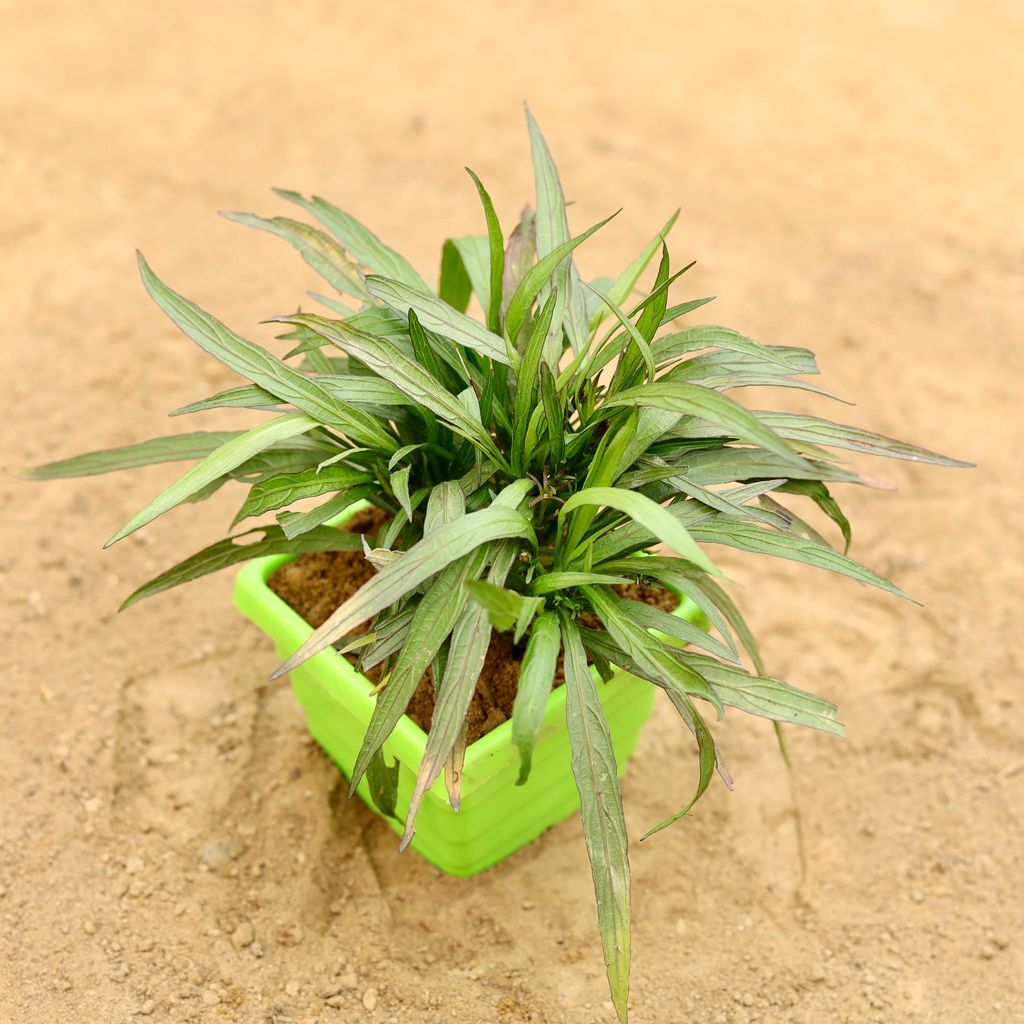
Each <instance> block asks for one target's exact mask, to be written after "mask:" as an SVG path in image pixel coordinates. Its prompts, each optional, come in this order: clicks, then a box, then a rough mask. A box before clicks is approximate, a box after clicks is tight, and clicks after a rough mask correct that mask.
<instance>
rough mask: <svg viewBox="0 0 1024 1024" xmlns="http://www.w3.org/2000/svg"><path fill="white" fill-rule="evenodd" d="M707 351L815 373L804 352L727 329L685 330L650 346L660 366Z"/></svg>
mask: <svg viewBox="0 0 1024 1024" xmlns="http://www.w3.org/2000/svg"><path fill="white" fill-rule="evenodd" d="M700 301H703V300H700ZM708 348H720V349H726V350H728V351H730V352H739V353H742V354H744V355H747V356H753V357H755V358H757V359H761V360H764V361H766V362H771V363H776V364H777V365H778V366H779V367H781V368H782V369H784V370H785V371H786V372H787V373H817V372H818V368H817V366H816V365H814V357H813V356H811V361H810V365H808V363H807V359H806V357H807V356H809V355H811V354H810V353H809V352H808V351H807V350H806V349H790V348H785V347H779V346H771V345H762V344H760V343H759V342H756V341H754V340H753V339H751V338H747V337H745V336H744V335H742V334H740V333H739V332H738V331H734V330H732V329H731V328H729V327H717V326H713V325H701V326H699V327H688V328H686V329H685V330H682V331H677V332H676V333H675V334H666V335H665V336H664V337H662V338H658V340H657V341H655V342H654V345H653V351H654V358H655V359H656V360H657V361H658V365H659V366H661V365H662V364H664V363H670V362H672V361H674V360H676V359H681V358H682V357H683V356H685V355H689V354H690V353H691V352H699V351H701V350H702V349H708Z"/></svg>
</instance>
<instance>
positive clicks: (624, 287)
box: [590, 210, 679, 331]
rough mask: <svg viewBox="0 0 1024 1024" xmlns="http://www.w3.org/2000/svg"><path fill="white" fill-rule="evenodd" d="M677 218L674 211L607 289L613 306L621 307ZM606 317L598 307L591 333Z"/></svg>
mask: <svg viewBox="0 0 1024 1024" xmlns="http://www.w3.org/2000/svg"><path fill="white" fill-rule="evenodd" d="M678 217H679V211H678V210H676V211H675V213H673V214H672V216H671V217H669V219H668V220H667V221H666V222H665V226H664V227H663V228H662V229H661V230H660V231H659V232H658V233H657V234H656V235H655V236H654V237H653V238H652V239H651V240H650V241H649V242H648V243H647V246H646V248H645V249H644V251H643V252H642V253H640V255H639V256H637V258H636V259H635V260H633V262H632V263H630V265H629V266H628V267H626V269H625V270H624V271H623V272H622V273H621V274H620V275H619V276H618V278H617V279H616V280H615V283H614V284H613V285H612V286H611V287H610V288H609V289H608V291H607V293H606V297H607V299H608V301H609V302H610V303H611V304H612V305H613V306H621V305H622V304H623V303H624V302H625V301H626V299H628V298H629V296H630V295H631V294H632V293H633V289H634V288H635V287H636V283H637V281H638V280H639V279H640V275H641V274H642V273H643V272H644V271H645V270H646V269H647V265H648V264H649V263H650V262H651V260H652V259H653V258H654V254H655V253H656V252H657V251H658V249H659V247H660V246H661V245H662V244H663V243H664V241H665V239H666V238H667V237H668V233H669V232H670V231H671V230H672V227H673V225H674V224H675V222H676V220H677V219H678ZM607 315H608V310H607V308H606V307H598V309H597V310H596V311H595V312H594V313H593V314H592V315H591V317H590V329H591V331H595V330H597V328H598V327H599V326H600V325H601V321H602V320H604V318H605V317H606V316H607Z"/></svg>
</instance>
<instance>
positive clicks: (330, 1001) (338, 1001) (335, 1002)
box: [324, 996, 345, 1009]
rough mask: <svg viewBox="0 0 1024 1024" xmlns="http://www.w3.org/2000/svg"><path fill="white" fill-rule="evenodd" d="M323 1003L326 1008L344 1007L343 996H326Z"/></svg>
mask: <svg viewBox="0 0 1024 1024" xmlns="http://www.w3.org/2000/svg"><path fill="white" fill-rule="evenodd" d="M324 1002H325V1003H326V1004H327V1005H328V1006H333V1007H334V1008H335V1009H337V1008H338V1007H339V1006H344V1005H345V997H344V996H328V997H327V998H326V999H325V1000H324Z"/></svg>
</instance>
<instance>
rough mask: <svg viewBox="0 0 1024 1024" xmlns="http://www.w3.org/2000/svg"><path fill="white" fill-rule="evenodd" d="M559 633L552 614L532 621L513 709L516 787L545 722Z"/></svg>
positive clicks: (524, 774)
mask: <svg viewBox="0 0 1024 1024" xmlns="http://www.w3.org/2000/svg"><path fill="white" fill-rule="evenodd" d="M560 649H561V633H560V631H559V626H558V616H557V614H556V613H555V612H544V613H543V614H541V615H538V616H537V618H536V619H535V620H534V623H533V627H532V628H531V630H530V638H529V640H528V641H527V644H526V651H525V653H524V654H523V661H522V665H521V666H520V669H519V683H518V685H517V688H516V699H515V704H514V705H513V708H512V742H513V743H514V744H515V745H516V747H518V748H519V758H520V768H519V778H518V779H517V780H516V785H517V786H521V785H523V783H524V782H526V780H527V779H528V778H529V775H530V766H531V764H532V762H533V748H534V746H535V745H536V743H537V737H538V736H539V735H540V728H541V725H542V724H543V722H544V710H545V708H546V707H547V702H548V695H549V694H550V693H551V685H552V683H553V682H554V678H555V668H556V667H557V664H558V652H559V650H560Z"/></svg>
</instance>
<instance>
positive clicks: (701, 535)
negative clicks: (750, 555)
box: [690, 516, 916, 603]
mask: <svg viewBox="0 0 1024 1024" xmlns="http://www.w3.org/2000/svg"><path fill="white" fill-rule="evenodd" d="M690 534H691V535H692V536H693V537H694V538H695V539H696V540H700V541H703V542H704V543H705V544H725V545H728V546H729V547H733V548H738V549H739V550H740V551H751V552H754V553H757V554H763V555H774V556H775V557H777V558H788V559H790V560H791V561H794V562H803V563H805V564H806V565H813V566H817V567H818V568H819V569H828V570H829V571H830V572H835V573H839V574H840V575H842V576H849V577H850V579H853V580H857V582H858V583H867V584H869V585H871V586H873V587H878V588H879V589H881V590H886V591H888V592H889V593H890V594H895V595H896V596H897V597H905V598H907V600H908V601H913V598H912V597H910V596H909V595H908V594H905V593H904V592H903V591H902V590H900V588H899V587H897V586H896V585H895V584H893V583H890V582H889V581H888V580H887V579H885V578H884V577H882V576H879V575H878V573H876V572H872V570H871V569H868V568H866V567H865V566H863V565H861V564H860V563H859V562H855V561H854V560H853V559H852V558H847V557H846V555H841V554H839V552H838V551H833V550H832V549H831V548H823V547H821V545H819V544H814V543H812V542H811V541H807V540H804V539H803V538H801V537H791V536H787V535H786V534H781V533H775V532H773V531H771V530H765V529H762V528H761V527H758V526H752V525H751V524H750V523H741V522H736V521H733V520H729V519H726V518H724V517H722V516H719V517H717V518H715V519H713V520H710V521H708V522H706V523H701V524H698V525H696V526H692V527H690ZM915 603H916V602H915Z"/></svg>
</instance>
